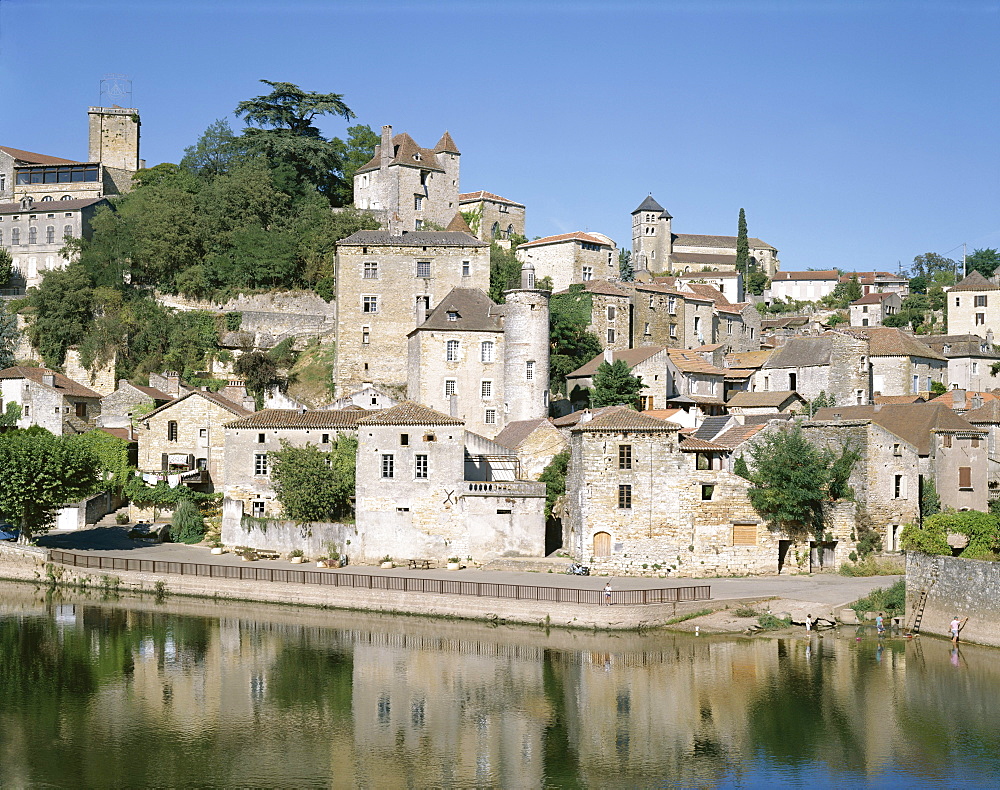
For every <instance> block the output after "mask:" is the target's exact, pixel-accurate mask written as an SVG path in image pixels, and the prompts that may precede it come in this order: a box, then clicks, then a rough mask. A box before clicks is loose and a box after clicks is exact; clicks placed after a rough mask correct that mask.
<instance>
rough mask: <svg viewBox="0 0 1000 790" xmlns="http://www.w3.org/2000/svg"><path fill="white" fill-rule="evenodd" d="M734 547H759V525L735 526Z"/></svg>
mask: <svg viewBox="0 0 1000 790" xmlns="http://www.w3.org/2000/svg"><path fill="white" fill-rule="evenodd" d="M733 545H734V546H756V545H757V525H756V524H733Z"/></svg>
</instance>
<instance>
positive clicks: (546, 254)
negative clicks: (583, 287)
mask: <svg viewBox="0 0 1000 790" xmlns="http://www.w3.org/2000/svg"><path fill="white" fill-rule="evenodd" d="M516 255H517V260H518V261H519V262H521V263H522V264H524V263H530V264H531V265H532V266H534V267H535V275H536V276H537V277H538V279H539V280H544V279H545V278H548V279H549V280H550V281H551V287H552V290H553V291H562V290H564V289H566V288H569V286H571V285H573V284H574V283H585V282H589V281H590V280H617V279H618V277H619V276H620V274H621V272H620V270H619V267H618V247H617V246H616V245H615V243H614V241H612V240H611V238H610V237H608V236H605V235H604V234H603V233H594V232H589V231H588V232H587V233H580V232H577V233H561V234H559V235H557V236H546V237H545V238H543V239H535V240H534V241H528V242H525V243H523V244H519V245H518V247H517V252H516Z"/></svg>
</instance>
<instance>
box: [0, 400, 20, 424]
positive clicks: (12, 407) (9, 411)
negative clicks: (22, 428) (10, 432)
mask: <svg viewBox="0 0 1000 790" xmlns="http://www.w3.org/2000/svg"><path fill="white" fill-rule="evenodd" d="M20 419H21V404H20V403H15V402H14V401H8V403H7V408H6V409H4V410H3V412H2V413H0V427H3V428H8V427H13V426H15V425H17V421H18V420H20Z"/></svg>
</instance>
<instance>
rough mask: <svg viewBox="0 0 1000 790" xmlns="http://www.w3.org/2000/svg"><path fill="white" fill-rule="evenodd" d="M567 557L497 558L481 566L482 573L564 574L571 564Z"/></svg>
mask: <svg viewBox="0 0 1000 790" xmlns="http://www.w3.org/2000/svg"><path fill="white" fill-rule="evenodd" d="M572 562H573V560H571V559H570V558H569V557H498V558H497V559H495V560H490V561H489V562H488V563H486V564H485V565H483V567H482V569H483V570H484V571H520V572H529V573H530V572H534V573H548V572H549V571H552V572H553V573H566V569H567V568H569V566H570V565H571V564H572Z"/></svg>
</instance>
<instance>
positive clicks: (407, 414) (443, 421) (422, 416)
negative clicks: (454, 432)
mask: <svg viewBox="0 0 1000 790" xmlns="http://www.w3.org/2000/svg"><path fill="white" fill-rule="evenodd" d="M358 425H455V426H459V425H465V422H464V421H462V420H460V419H458V418H457V417H451V416H449V415H447V414H444V413H443V412H439V411H436V410H435V409H431V408H429V407H427V406H422V405H420V404H419V403H416V402H414V401H403V402H402V403H397V404H396V405H395V406H393V407H391V408H389V409H385V410H384V411H381V412H378V413H377V414H373V415H371V416H370V417H365V418H363V419H362V420H360V421H359V422H358Z"/></svg>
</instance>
